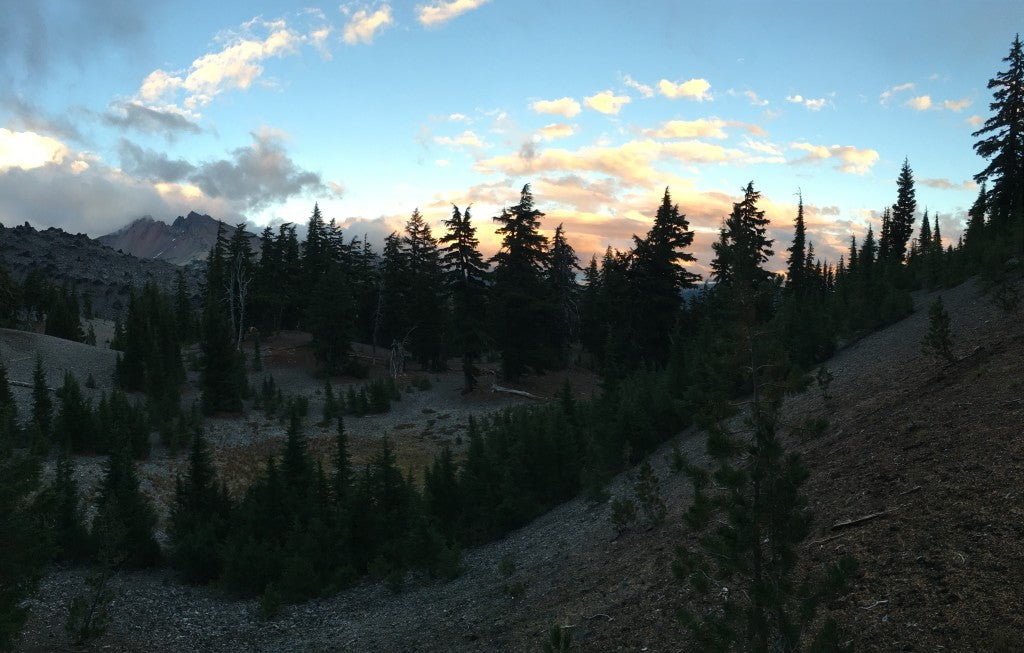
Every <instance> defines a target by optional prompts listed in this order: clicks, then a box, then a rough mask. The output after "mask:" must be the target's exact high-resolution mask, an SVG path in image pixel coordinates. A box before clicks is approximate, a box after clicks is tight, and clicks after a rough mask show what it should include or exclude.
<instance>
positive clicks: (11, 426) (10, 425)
mask: <svg viewBox="0 0 1024 653" xmlns="http://www.w3.org/2000/svg"><path fill="white" fill-rule="evenodd" d="M18 433H19V429H18V405H17V403H15V401H14V393H13V392H11V386H10V384H9V382H8V380H7V369H6V368H5V367H4V364H3V361H0V454H2V453H5V452H8V451H10V450H11V449H12V448H13V447H14V443H15V441H16V440H17V438H18Z"/></svg>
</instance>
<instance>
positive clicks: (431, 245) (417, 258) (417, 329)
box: [402, 209, 447, 371]
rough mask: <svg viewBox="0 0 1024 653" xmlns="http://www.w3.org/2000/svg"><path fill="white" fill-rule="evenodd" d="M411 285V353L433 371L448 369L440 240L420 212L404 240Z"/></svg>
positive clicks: (414, 214)
mask: <svg viewBox="0 0 1024 653" xmlns="http://www.w3.org/2000/svg"><path fill="white" fill-rule="evenodd" d="M402 253H403V254H404V256H405V259H406V262H407V266H408V274H409V285H408V289H407V304H406V307H405V310H406V319H407V320H408V323H409V327H410V333H409V335H410V343H409V344H410V349H411V350H412V353H413V356H415V358H416V360H417V362H418V363H419V364H420V365H422V366H424V367H426V368H428V369H430V370H435V371H436V370H441V369H443V368H444V366H445V356H444V339H445V327H446V324H445V323H446V318H447V314H446V311H445V307H444V302H443V300H442V297H441V289H442V269H441V255H440V252H439V251H438V248H437V240H435V239H434V236H433V235H432V234H431V231H430V225H429V224H427V222H426V220H424V219H423V216H422V215H420V212H419V209H417V210H415V211H413V212H412V216H411V217H410V218H409V220H408V222H406V223H405V235H404V236H403V237H402Z"/></svg>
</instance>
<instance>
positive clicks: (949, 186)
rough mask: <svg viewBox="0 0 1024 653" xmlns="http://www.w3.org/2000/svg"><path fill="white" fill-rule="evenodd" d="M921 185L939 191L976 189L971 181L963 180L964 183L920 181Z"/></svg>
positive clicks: (940, 180)
mask: <svg viewBox="0 0 1024 653" xmlns="http://www.w3.org/2000/svg"><path fill="white" fill-rule="evenodd" d="M919 181H920V182H921V184H922V185H924V186H927V187H928V188H938V189H940V190H974V189H975V188H977V187H978V184H976V183H975V182H974V181H973V180H971V179H965V180H964V181H962V182H960V183H959V184H958V183H955V182H953V181H950V180H949V179H941V178H940V179H920V180H919Z"/></svg>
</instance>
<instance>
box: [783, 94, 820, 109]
mask: <svg viewBox="0 0 1024 653" xmlns="http://www.w3.org/2000/svg"><path fill="white" fill-rule="evenodd" d="M786 102H790V103H792V104H802V105H804V106H805V107H807V108H808V109H809V110H811V111H821V109H822V108H823V107H824V106H825V105H826V104H827V103H828V100H826V99H825V98H823V97H820V98H805V97H804V96H802V95H800V94H799V93H798V94H796V95H787V96H786Z"/></svg>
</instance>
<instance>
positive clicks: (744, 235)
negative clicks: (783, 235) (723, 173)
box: [711, 182, 775, 288]
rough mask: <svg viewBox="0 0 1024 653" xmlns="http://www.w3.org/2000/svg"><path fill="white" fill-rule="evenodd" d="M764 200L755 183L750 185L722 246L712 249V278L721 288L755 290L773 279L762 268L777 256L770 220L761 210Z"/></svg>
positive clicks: (735, 208) (731, 218)
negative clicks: (731, 287) (760, 203)
mask: <svg viewBox="0 0 1024 653" xmlns="http://www.w3.org/2000/svg"><path fill="white" fill-rule="evenodd" d="M760 198H761V193H759V192H757V191H755V190H754V182H750V183H749V184H747V187H746V188H745V189H744V191H743V199H742V200H741V201H739V202H736V203H735V204H733V209H732V213H731V214H730V215H729V217H728V218H727V219H726V220H725V224H724V225H723V227H722V229H721V230H720V232H719V240H718V242H717V243H714V244H713V245H712V248H713V249H714V251H715V259H714V260H713V261H712V262H711V270H712V273H711V274H712V277H713V278H714V279H715V280H716V281H718V282H719V283H720V284H723V285H725V286H742V287H747V288H752V287H755V286H757V285H758V284H759V283H761V282H762V281H765V280H767V279H768V278H769V277H770V276H771V273H769V272H768V271H767V270H765V269H764V268H762V267H761V266H762V265H763V264H764V263H766V262H767V261H768V258H769V257H770V256H772V255H773V254H774V253H775V252H773V251H772V249H771V247H772V244H773V242H774V241H773V240H772V239H770V238H768V237H767V228H768V219H767V218H765V217H764V211H760V210H758V208H757V201H758V200H759V199H760Z"/></svg>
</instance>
